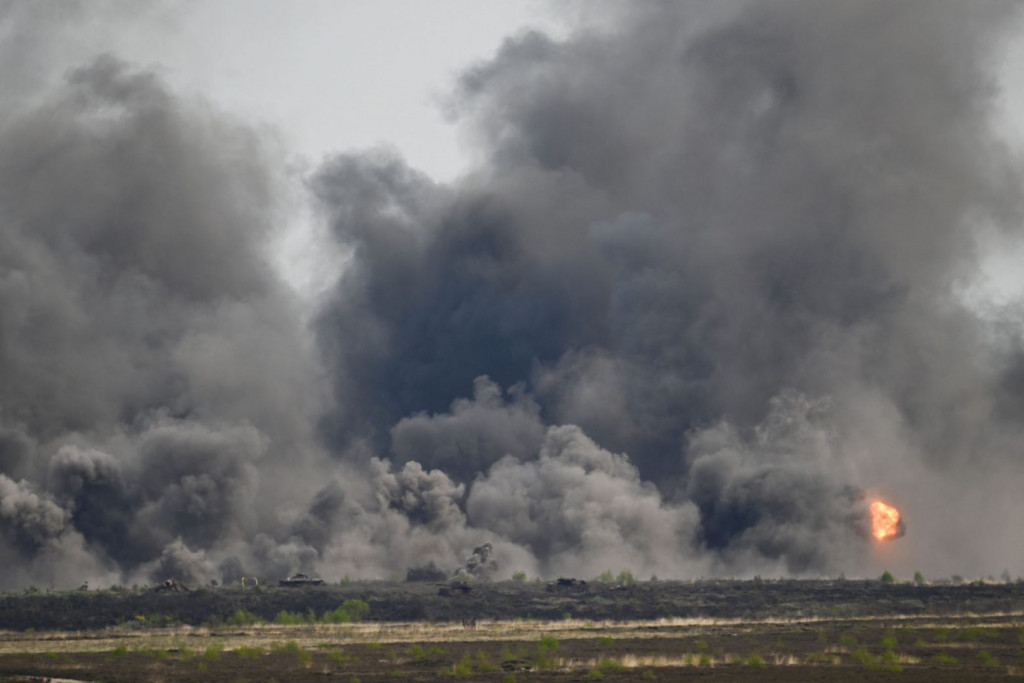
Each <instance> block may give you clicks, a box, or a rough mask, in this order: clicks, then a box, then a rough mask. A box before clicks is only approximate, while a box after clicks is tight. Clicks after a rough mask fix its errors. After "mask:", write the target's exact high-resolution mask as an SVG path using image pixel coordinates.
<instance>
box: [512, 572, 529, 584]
mask: <svg viewBox="0 0 1024 683" xmlns="http://www.w3.org/2000/svg"><path fill="white" fill-rule="evenodd" d="M512 580H513V581H515V582H516V583H525V582H526V572H512Z"/></svg>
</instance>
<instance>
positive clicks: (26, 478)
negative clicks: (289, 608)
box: [0, 0, 1024, 587]
mask: <svg viewBox="0 0 1024 683" xmlns="http://www.w3.org/2000/svg"><path fill="white" fill-rule="evenodd" d="M714 5H715V6H714V7H710V6H709V4H708V3H698V2H693V3H657V4H653V3H652V4H644V5H639V6H638V5H636V4H632V3H631V4H629V5H625V4H623V5H618V4H611V5H607V6H602V9H601V10H600V11H601V12H604V13H606V14H607V17H612V19H607V17H606V20H605V21H603V22H597V24H595V25H594V26H592V27H590V28H582V29H580V30H579V31H577V32H576V33H575V34H573V35H572V36H570V37H569V38H566V39H564V40H554V39H552V38H550V37H548V36H545V35H542V34H539V33H528V34H525V35H522V36H518V37H516V38H512V39H509V40H508V41H507V42H506V43H505V45H504V46H503V47H502V49H501V50H500V51H499V52H498V54H496V55H495V56H494V57H493V58H492V59H490V60H488V61H486V62H484V63H481V64H478V65H476V66H474V67H472V68H470V69H469V70H468V71H467V72H466V73H465V74H464V75H463V76H462V78H461V80H460V81H459V83H458V86H457V88H456V90H455V92H454V93H453V95H452V97H451V101H450V102H449V107H450V110H451V112H452V114H453V116H455V117H456V118H457V119H458V120H459V123H460V125H461V126H463V128H464V130H465V131H466V132H467V135H468V136H469V137H470V138H471V139H472V140H473V141H474V144H475V145H476V147H477V154H478V157H479V158H480V159H481V162H480V163H479V164H478V166H477V167H476V168H475V169H474V170H473V171H472V172H470V173H469V174H467V175H466V176H465V177H463V178H461V179H459V180H458V181H456V182H453V183H451V184H449V185H442V184H438V183H436V182H435V181H433V180H431V179H430V178H429V177H427V176H425V175H424V174H422V173H419V172H417V171H416V170H415V169H412V168H409V167H408V166H407V165H406V164H405V163H404V161H403V160H402V159H401V158H400V157H399V156H398V155H397V154H395V153H393V152H389V151H385V150H374V151H368V152H348V153H343V154H339V155H337V156H335V157H333V158H331V159H329V160H328V161H327V162H325V163H324V164H323V165H322V166H321V167H320V168H319V169H318V170H317V171H316V172H315V173H314V174H312V176H311V177H310V178H308V179H307V180H308V186H309V188H310V189H311V191H312V193H313V195H314V197H315V201H316V203H317V206H318V207H319V208H320V209H321V210H322V212H323V216H324V218H325V220H326V222H327V223H328V225H329V227H330V231H331V235H332V236H333V238H334V239H335V240H336V241H337V244H338V245H340V246H341V247H343V248H344V249H347V250H348V253H349V256H350V258H349V259H348V261H347V263H346V265H345V266H344V268H343V269H342V271H341V272H340V274H339V277H338V280H337V284H336V286H335V287H334V288H333V289H332V290H330V291H329V292H328V293H327V295H326V296H325V297H324V298H323V299H322V300H318V301H316V302H315V305H316V311H315V315H314V316H312V319H313V325H312V329H308V328H307V327H306V325H305V323H304V321H303V315H302V311H303V305H308V303H309V302H300V301H298V300H297V297H296V296H295V295H294V294H293V293H292V292H291V290H290V289H289V288H288V286H287V285H285V284H284V283H283V281H282V279H281V277H280V276H279V274H278V273H277V272H276V271H275V270H274V268H272V267H271V266H270V265H269V262H270V260H269V258H268V249H269V248H270V245H271V244H272V243H273V240H274V238H275V237H276V236H277V235H278V233H279V229H280V227H279V226H280V224H281V223H282V222H283V220H284V215H283V214H284V205H285V203H286V201H287V200H286V197H288V196H290V194H289V193H290V192H291V190H290V187H289V183H290V182H291V181H292V178H290V177H289V176H288V171H287V169H288V168H289V166H288V164H287V163H286V154H285V152H284V151H283V150H281V149H279V148H278V147H277V146H275V142H274V140H273V139H267V137H268V136H262V135H259V134H257V132H256V130H255V129H254V128H251V127H249V126H247V125H246V124H245V123H243V122H239V121H237V120H233V119H232V118H231V117H229V116H227V115H225V114H223V113H220V112H217V111H215V110H213V108H212V107H211V106H210V105H208V104H206V103H204V102H201V101H195V100H191V99H188V98H185V97H182V96H180V95H178V94H176V93H174V92H172V91H171V90H169V89H168V87H167V86H166V85H165V84H164V83H163V82H162V81H161V79H160V78H159V77H158V76H156V75H155V74H154V73H152V72H150V71H145V70H139V69H136V68H134V67H132V66H130V65H127V64H124V63H122V62H121V61H119V60H118V59H117V58H116V57H113V56H109V55H108V56H101V57H98V58H96V59H94V60H93V61H91V62H89V63H87V64H85V65H83V66H79V67H77V68H75V69H73V70H72V71H71V72H69V73H68V74H67V76H66V78H65V79H64V80H63V81H61V82H59V84H57V83H54V84H50V83H49V82H43V81H42V80H40V79H38V78H33V77H31V76H30V75H29V74H28V72H27V71H24V70H18V71H16V72H15V71H12V72H11V76H10V77H9V78H8V79H6V80H9V81H10V85H11V88H10V90H8V92H10V93H12V94H11V98H10V101H9V102H7V103H5V105H4V106H2V107H0V552H2V553H3V555H4V557H5V558H6V557H10V558H14V559H13V560H12V561H10V562H7V563H6V565H5V567H4V568H3V569H0V586H4V587H9V586H21V585H27V584H29V583H50V584H53V585H69V584H74V585H77V584H78V583H80V582H81V580H83V579H85V578H88V579H90V580H91V581H92V582H94V585H96V584H97V582H99V583H103V582H106V583H113V582H130V583H131V582H137V581H139V582H141V581H152V580H161V579H164V578H167V577H168V576H174V577H176V578H178V579H179V580H183V581H186V582H195V583H206V582H208V581H211V580H215V579H216V580H219V581H231V582H234V581H238V580H239V578H240V577H241V576H242V575H246V576H253V575H257V576H261V577H264V579H266V578H268V577H269V578H273V577H275V576H278V575H286V574H290V573H293V572H295V571H304V572H306V573H310V574H321V575H323V576H324V577H325V578H329V579H336V578H339V577H341V576H343V575H350V576H353V577H360V576H362V577H389V576H398V577H401V576H405V573H406V570H407V569H408V568H410V567H422V566H427V565H431V564H433V565H434V566H437V567H441V568H443V569H445V570H446V571H452V570H454V569H456V568H458V567H461V566H463V565H465V564H466V561H467V558H471V557H474V552H475V549H480V548H485V547H489V548H490V551H489V552H488V553H487V560H486V563H487V566H488V568H491V567H496V575H497V576H499V577H501V576H508V575H510V574H511V572H513V571H516V570H523V571H526V572H527V573H529V574H531V575H537V574H541V575H548V576H552V575H556V574H576V575H583V576H587V575H592V574H595V573H597V572H599V571H601V570H604V569H612V570H619V569H625V568H629V569H632V570H633V571H634V572H636V573H638V575H646V574H647V573H649V572H656V573H658V574H659V575H660V576H666V577H669V576H693V575H698V574H702V575H709V574H744V573H746V574H752V573H754V572H760V573H770V572H776V573H788V574H800V575H804V574H810V575H814V574H820V573H825V572H835V571H846V572H847V573H850V574H854V573H857V572H872V573H873V572H874V571H875V568H876V566H877V564H878V563H880V562H883V561H886V562H890V563H891V565H890V566H891V567H892V568H894V569H898V568H900V566H901V565H900V563H901V562H902V563H905V564H907V567H903V568H904V569H907V568H909V569H910V570H911V571H912V570H913V569H914V568H916V567H914V566H913V563H915V562H916V563H920V564H922V565H926V566H927V567H928V568H929V572H930V573H932V572H942V571H945V572H954V571H956V572H960V573H964V572H970V571H988V572H996V573H998V571H1000V570H1001V569H1002V568H1010V569H1011V570H1013V571H1018V570H1019V571H1021V572H1024V556H1022V555H1021V554H1020V550H1019V544H1016V545H1014V542H1013V538H1012V532H1011V531H999V529H1004V530H1005V529H1011V530H1012V529H1015V528H1019V525H1020V524H1024V506H1022V505H1021V503H1020V500H1019V491H1016V488H1017V487H1015V485H1014V483H1015V482H1016V483H1019V481H1020V480H1021V475H1022V472H1021V465H1022V461H1021V458H1020V452H1019V446H1018V444H1019V443H1020V437H1021V430H1020V428H1019V423H1020V416H1021V406H1022V405H1024V401H1021V400H1020V398H1019V396H1018V394H1019V393H1020V392H1019V387H1020V384H1021V382H1020V381H1019V377H1020V375H1021V371H1020V366H1021V360H1020V358H1021V353H1020V344H1019V331H1020V329H1022V328H1021V324H1020V323H1021V317H1020V312H1019V310H1017V308H1016V307H1014V306H1007V307H1005V308H1004V309H1000V310H998V311H995V312H993V311H992V310H985V311H980V310H979V309H977V308H972V307H970V306H968V305H967V304H966V303H965V299H964V298H963V297H962V296H960V293H961V292H962V290H963V288H964V286H965V285H966V284H969V283H970V282H971V281H972V280H973V279H975V278H977V276H978V272H979V264H980V261H981V258H982V256H983V254H982V253H981V251H980V249H981V247H980V241H979V238H978V235H979V232H980V230H981V229H984V230H987V231H989V232H991V233H995V234H1000V235H1004V236H1011V237H1012V236H1014V235H1016V233H1017V231H1018V229H1017V228H1016V226H1017V225H1018V224H1020V218H1021V210H1020V209H1021V206H1020V201H1019V199H1018V196H1019V192H1018V189H1019V179H1020V172H1019V167H1018V165H1017V163H1016V161H1015V159H1014V157H1013V155H1012V154H1011V153H1010V152H1009V151H1008V150H1007V149H1006V148H1005V146H1004V144H1003V143H1001V142H1000V138H999V137H998V136H997V135H996V134H995V132H994V131H993V129H992V125H993V124H992V120H993V106H994V102H995V98H996V97H997V96H998V90H997V87H996V83H995V80H994V76H993V73H994V70H993V64H994V63H995V59H996V52H995V51H994V50H995V48H994V46H996V45H998V44H999V40H1000V39H1001V38H1002V36H1003V34H1004V32H1005V31H1006V27H1008V26H1011V25H1012V24H1013V21H1012V20H1014V19H1015V18H1016V6H1015V5H1014V4H1012V3H1002V2H983V3H971V4H970V5H967V4H965V3H955V2H952V1H949V2H929V3H923V2H920V3H918V2H907V3H896V4H894V3H889V2H881V1H880V0H871V1H868V2H863V1H859V2H852V1H850V2H845V1H843V2H830V3H819V2H797V1H781V2H772V3H744V2H730V3H715V4H714ZM27 7H28V5H18V6H17V7H15V9H14V10H9V11H7V12H6V13H3V14H0V28H2V30H3V31H4V32H5V33H4V34H3V35H7V34H9V33H11V32H12V31H13V32H14V33H18V35H23V36H43V35H46V30H45V29H46V27H47V26H48V25H49V24H50V23H53V22H56V21H57V19H56V18H54V17H53V16H52V15H50V14H48V13H47V12H45V11H39V10H31V11H30V10H29V9H27ZM76 7H77V6H76ZM79 9H80V8H79ZM12 26H13V28H12ZM2 44H4V43H3V41H0V45H2ZM6 49H7V50H8V51H9V50H12V49H16V50H22V51H24V52H25V54H27V55H29V56H31V58H32V60H33V61H34V62H35V63H49V62H48V60H49V59H50V56H49V55H51V53H53V52H54V51H59V50H57V48H55V47H53V46H52V45H51V46H50V47H45V46H44V47H43V48H39V49H35V48H32V49H30V45H29V43H25V42H19V43H18V45H17V46H15V47H14V48H11V47H8V48H6ZM0 54H4V53H3V49H2V48H0ZM0 82H5V83H6V81H5V80H4V79H3V78H2V77H0ZM271 137H272V136H271ZM331 246H332V247H333V246H336V245H331ZM874 495H882V496H884V497H886V498H887V499H890V502H893V503H896V504H897V505H899V506H900V507H901V508H903V510H904V513H905V517H906V518H907V519H908V533H907V536H906V537H905V538H903V539H901V540H900V541H898V542H897V543H898V544H899V545H898V546H897V544H892V545H891V546H886V547H885V548H874V547H872V546H871V545H870V544H869V542H868V541H867V540H866V538H865V537H866V535H867V534H866V528H865V524H866V507H867V501H868V499H869V498H870V497H871V496H874ZM954 500H955V501H958V502H959V503H960V505H957V506H951V505H950V504H949V501H954ZM965 507H966V508H969V509H970V510H971V511H972V512H973V513H974V517H973V518H972V519H971V520H967V519H965V517H964V515H963V514H961V512H960V510H961V509H962V508H965ZM979 519H981V520H987V522H986V523H984V524H983V525H982V526H983V527H984V532H983V533H980V532H979V531H978V524H979V522H978V521H977V520H979ZM994 520H999V521H994ZM897 547H898V548H900V549H901V552H903V553H904V554H903V555H894V554H887V553H890V551H889V550H888V548H897ZM893 552H895V551H893ZM477 555H479V553H477ZM965 558H971V559H965ZM492 561H493V563H494V564H493V565H492V564H491V563H492Z"/></svg>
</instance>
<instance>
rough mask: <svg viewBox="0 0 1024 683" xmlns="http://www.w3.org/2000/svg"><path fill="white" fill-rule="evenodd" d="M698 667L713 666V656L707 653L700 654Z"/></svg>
mask: <svg viewBox="0 0 1024 683" xmlns="http://www.w3.org/2000/svg"><path fill="white" fill-rule="evenodd" d="M697 665H698V666H711V655H709V654H708V653H707V652H702V653H701V654H700V659H699V660H698V661H697Z"/></svg>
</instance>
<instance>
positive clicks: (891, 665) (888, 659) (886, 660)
mask: <svg viewBox="0 0 1024 683" xmlns="http://www.w3.org/2000/svg"><path fill="white" fill-rule="evenodd" d="M881 662H882V668H883V669H885V670H886V671H894V672H897V673H898V672H900V671H903V667H902V666H900V661H899V658H898V657H897V656H896V653H895V652H893V651H892V650H886V651H885V652H883V653H882V656H881Z"/></svg>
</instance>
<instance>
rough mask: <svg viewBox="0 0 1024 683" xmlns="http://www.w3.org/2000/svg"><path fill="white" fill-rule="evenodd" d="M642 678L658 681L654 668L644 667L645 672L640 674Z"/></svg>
mask: <svg viewBox="0 0 1024 683" xmlns="http://www.w3.org/2000/svg"><path fill="white" fill-rule="evenodd" d="M640 678H642V679H643V680H645V681H656V680H658V677H657V676H656V675H655V674H654V670H653V669H644V672H643V673H642V674H640Z"/></svg>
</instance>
